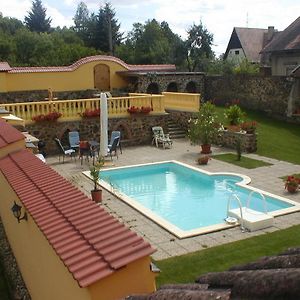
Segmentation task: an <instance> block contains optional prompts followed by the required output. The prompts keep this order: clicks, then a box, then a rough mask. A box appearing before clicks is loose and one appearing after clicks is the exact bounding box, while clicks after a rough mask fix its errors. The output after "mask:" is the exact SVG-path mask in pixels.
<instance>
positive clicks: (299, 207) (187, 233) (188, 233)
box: [82, 160, 300, 239]
mask: <svg viewBox="0 0 300 300" xmlns="http://www.w3.org/2000/svg"><path fill="white" fill-rule="evenodd" d="M164 163H176V164H179V165H182V166H184V167H187V168H190V169H193V170H195V171H197V172H200V173H205V174H207V175H209V176H213V175H233V176H239V177H241V178H243V180H242V181H241V182H238V183H236V185H239V186H241V187H243V188H246V189H248V190H250V191H256V192H259V193H262V194H264V195H267V196H270V197H273V198H275V199H278V200H281V201H283V202H287V203H290V204H292V205H294V206H292V207H288V208H283V209H280V210H276V211H273V212H269V213H268V214H270V215H271V216H273V217H278V216H282V215H285V214H290V213H293V212H297V211H300V204H299V203H297V202H295V201H292V200H290V199H288V198H284V197H281V196H278V195H275V194H272V193H269V192H266V191H263V190H261V189H258V188H255V187H252V186H249V185H248V184H249V183H250V182H251V178H250V177H249V176H247V175H243V174H239V173H231V172H214V173H212V172H209V171H206V170H203V169H201V168H196V167H194V166H191V165H188V164H185V163H182V162H179V161H176V160H167V161H160V162H152V163H145V164H136V165H130V166H122V167H113V168H108V169H107V170H118V169H124V168H126V169H127V168H134V167H142V166H147V165H157V164H164ZM82 173H83V174H84V175H85V176H86V177H88V178H90V179H92V178H91V176H90V172H89V171H84V172H82ZM99 184H100V186H102V187H103V188H104V189H106V190H107V191H109V192H110V193H112V194H113V195H115V196H116V197H117V198H119V199H120V200H122V201H123V202H125V203H126V204H128V205H129V206H131V207H132V208H134V209H135V210H137V211H139V212H140V213H142V214H143V215H144V216H145V217H147V218H149V219H150V220H152V221H154V222H155V223H157V224H158V225H159V226H161V227H163V228H164V229H166V230H167V231H169V232H170V233H172V234H174V235H175V236H176V237H178V238H180V239H182V238H188V237H192V236H196V235H201V234H206V233H210V232H214V231H219V230H223V229H227V228H232V227H235V226H239V225H229V224H227V223H225V222H224V223H220V224H215V225H210V226H205V227H201V228H196V229H192V230H181V229H180V228H178V227H177V226H175V225H174V224H172V223H170V222H168V221H167V220H165V219H164V218H162V217H160V216H158V215H157V214H155V213H154V212H152V211H151V210H150V209H148V208H147V207H145V206H143V205H141V204H140V203H138V202H137V201H136V200H134V199H133V198H131V197H129V196H127V195H125V194H124V193H122V192H120V191H118V190H116V189H115V188H114V187H113V186H112V185H110V184H109V183H107V182H105V181H104V180H101V179H100V180H99Z"/></svg>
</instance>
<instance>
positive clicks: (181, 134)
mask: <svg viewBox="0 0 300 300" xmlns="http://www.w3.org/2000/svg"><path fill="white" fill-rule="evenodd" d="M168 131H169V135H170V138H171V139H181V138H185V137H186V132H185V131H184V130H183V129H182V128H181V127H180V126H179V125H178V124H176V123H175V122H174V121H172V120H170V119H169V120H168Z"/></svg>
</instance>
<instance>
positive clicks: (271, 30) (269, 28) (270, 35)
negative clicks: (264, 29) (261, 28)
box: [267, 26, 275, 42]
mask: <svg viewBox="0 0 300 300" xmlns="http://www.w3.org/2000/svg"><path fill="white" fill-rule="evenodd" d="M274 32H275V29H274V26H269V27H268V36H267V40H268V42H270V41H271V40H272V38H273V36H274Z"/></svg>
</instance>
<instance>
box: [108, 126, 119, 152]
mask: <svg viewBox="0 0 300 300" xmlns="http://www.w3.org/2000/svg"><path fill="white" fill-rule="evenodd" d="M116 137H118V138H119V142H118V145H117V147H119V149H120V152H121V154H122V146H121V131H112V133H111V136H110V142H109V144H108V148H109V147H111V146H112V144H113V142H114V139H115V138H116Z"/></svg>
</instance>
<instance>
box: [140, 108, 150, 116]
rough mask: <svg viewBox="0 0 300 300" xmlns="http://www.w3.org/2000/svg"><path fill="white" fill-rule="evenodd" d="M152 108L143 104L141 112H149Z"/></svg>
mask: <svg viewBox="0 0 300 300" xmlns="http://www.w3.org/2000/svg"><path fill="white" fill-rule="evenodd" d="M151 110H152V109H151V107H150V106H142V107H141V109H140V112H141V113H142V114H149V113H150V111H151Z"/></svg>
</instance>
